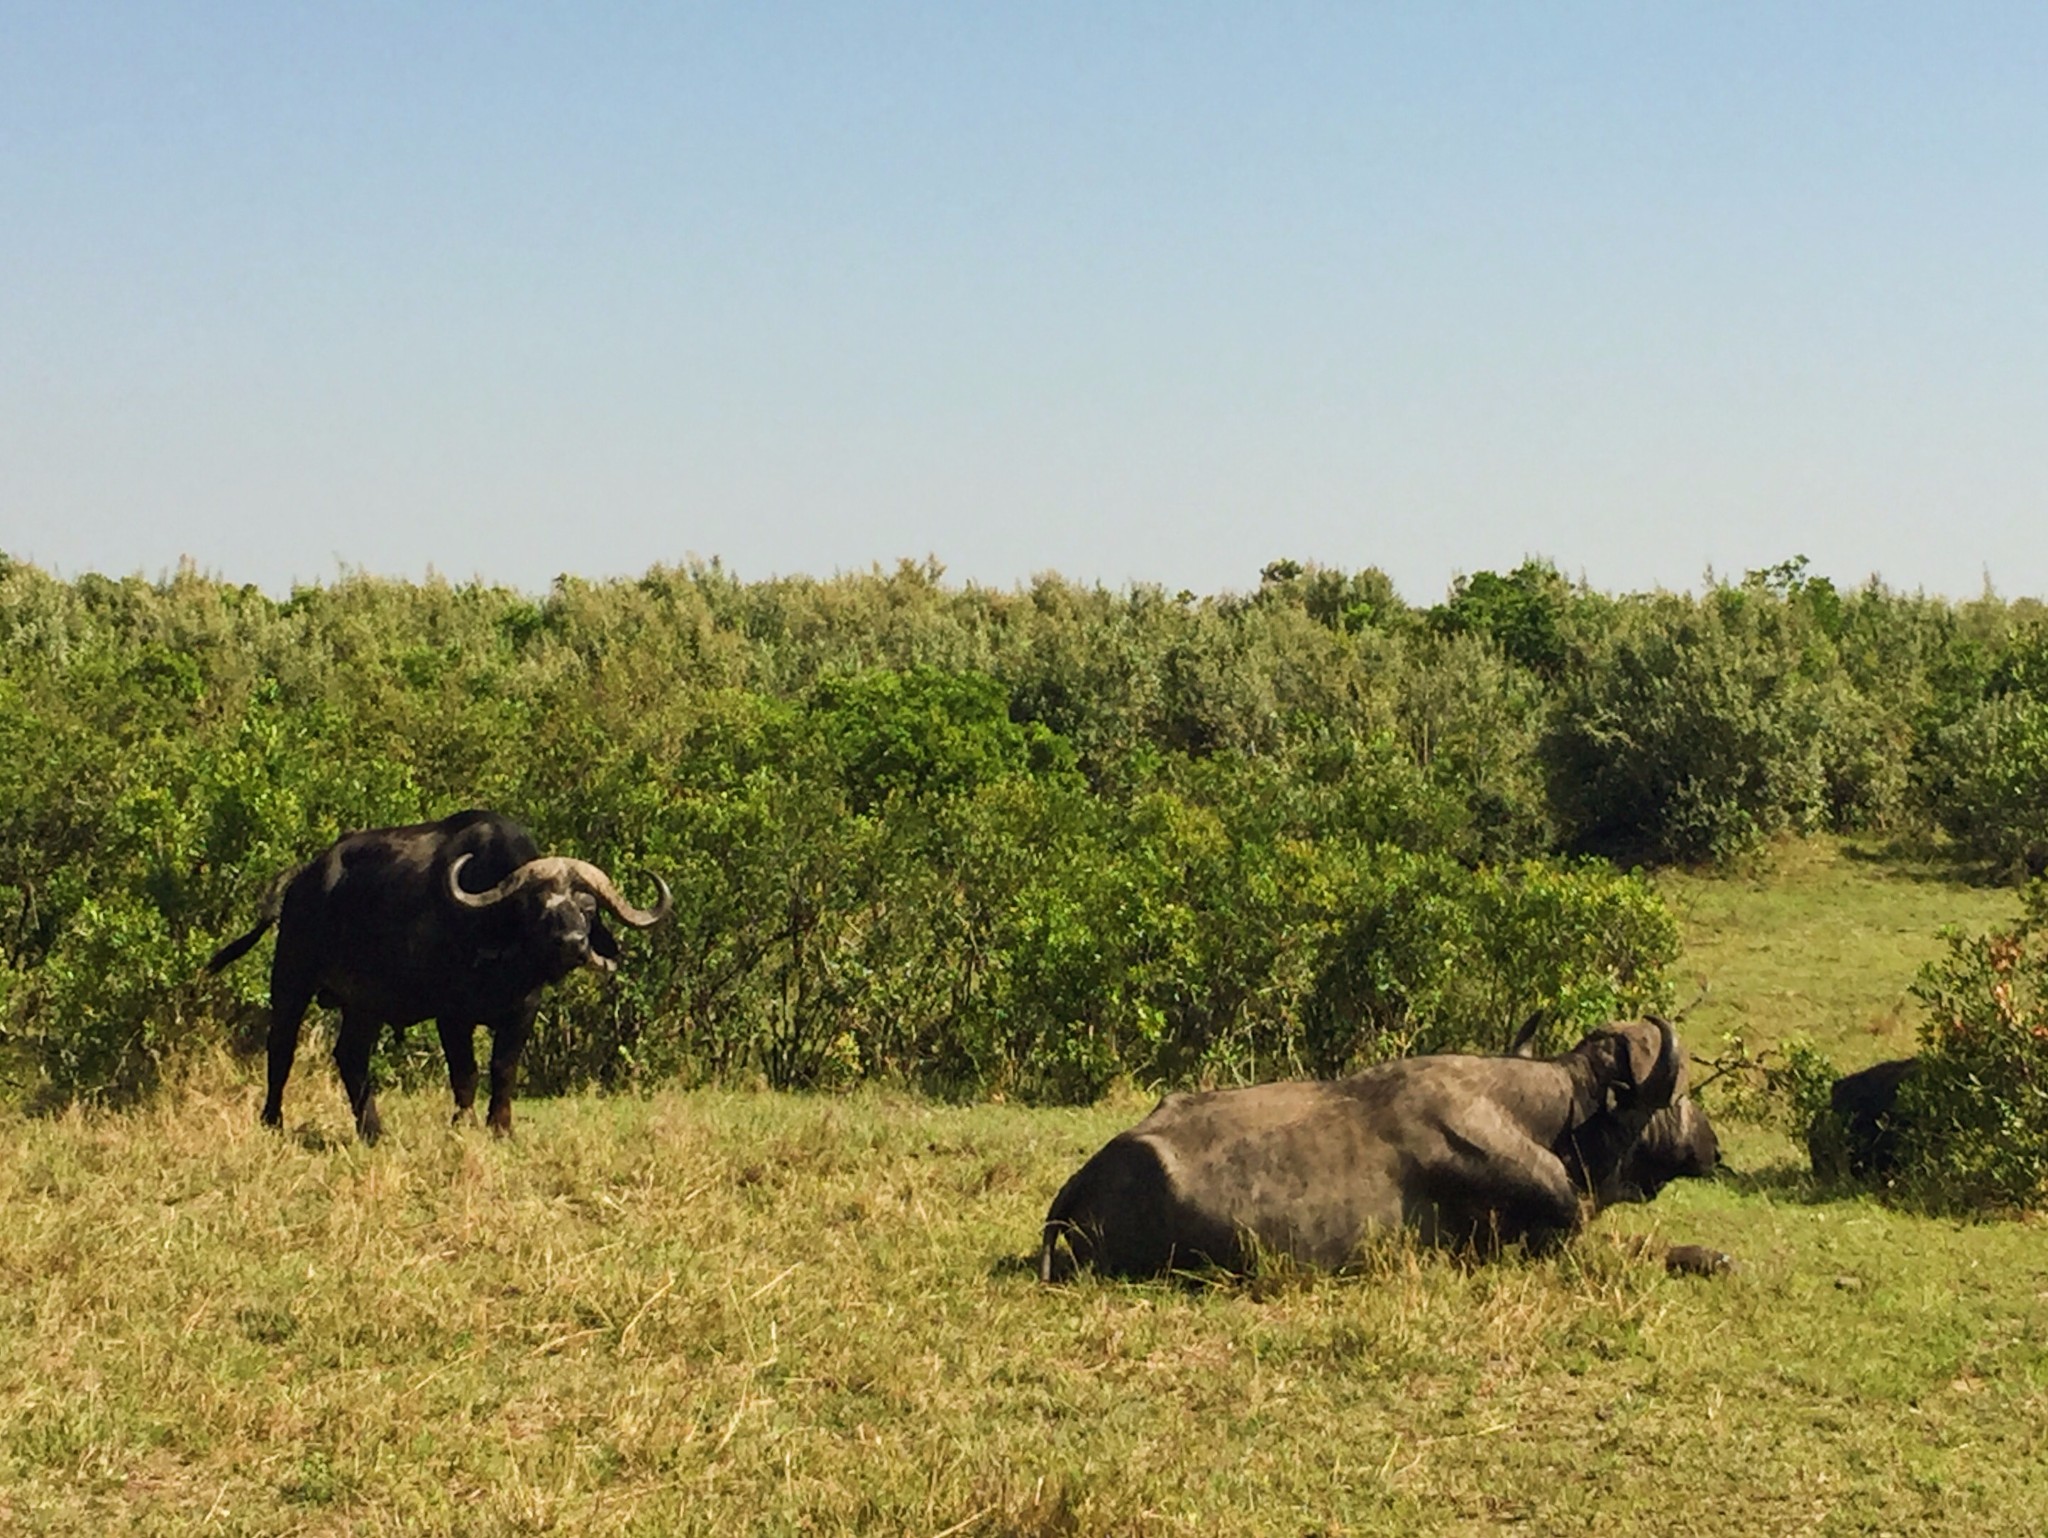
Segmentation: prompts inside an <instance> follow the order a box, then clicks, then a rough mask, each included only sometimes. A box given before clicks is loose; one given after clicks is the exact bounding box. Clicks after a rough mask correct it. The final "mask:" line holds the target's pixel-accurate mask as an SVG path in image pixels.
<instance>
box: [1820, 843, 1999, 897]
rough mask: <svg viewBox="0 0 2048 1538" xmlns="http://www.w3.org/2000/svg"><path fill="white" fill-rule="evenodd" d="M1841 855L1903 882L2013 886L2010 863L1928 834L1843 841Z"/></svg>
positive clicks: (1856, 863)
mask: <svg viewBox="0 0 2048 1538" xmlns="http://www.w3.org/2000/svg"><path fill="white" fill-rule="evenodd" d="M1841 849H1842V858H1843V859H1845V860H1847V861H1849V862H1850V863H1851V864H1855V865H1871V866H1878V867H1880V868H1882V869H1883V871H1884V872H1885V874H1886V875H1890V876H1896V877H1898V878H1900V879H1901V880H1904V881H1926V882H1933V883H1936V884H1938V885H1941V886H1974V887H1999V886H2013V885H2016V884H2017V882H2016V880H2015V871H2014V867H2013V866H2012V865H2011V864H2010V863H2000V862H1998V861H1995V860H1986V859H1983V858H1981V857H1980V856H1977V855H1972V854H1969V853H1966V852H1965V851H1964V850H1962V849H1960V848H1958V847H1957V846H1956V845H1955V844H1953V843H1951V842H1950V841H1949V840H1947V839H1944V838H1936V837H1933V836H1931V835H1928V834H1924V833H1920V834H1903V835H1901V836H1900V837H1898V838H1891V839H1885V840H1883V841H1882V842H1879V841H1877V840H1874V839H1873V840H1869V841H1862V840H1858V841H1855V842H1849V841H1846V840H1845V841H1844V842H1843V844H1842V846H1841Z"/></svg>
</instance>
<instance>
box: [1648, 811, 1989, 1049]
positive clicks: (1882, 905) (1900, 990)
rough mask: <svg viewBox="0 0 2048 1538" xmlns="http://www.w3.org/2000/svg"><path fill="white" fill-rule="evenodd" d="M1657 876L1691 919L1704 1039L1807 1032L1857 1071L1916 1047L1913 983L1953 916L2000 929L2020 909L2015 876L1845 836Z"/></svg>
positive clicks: (1699, 1035)
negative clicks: (1738, 868)
mask: <svg viewBox="0 0 2048 1538" xmlns="http://www.w3.org/2000/svg"><path fill="white" fill-rule="evenodd" d="M1657 888H1658V890H1659V891H1660V892H1662V893H1663V894H1664V898H1665V901H1667V902H1668V903H1669V904H1670V905H1671V908H1672V911H1673V912H1674V913H1675V914H1677V916H1678V919H1679V924H1680V933H1681V936H1682V943H1683V945H1684V953H1683V955H1682V957H1681V959H1680V961H1679V973H1678V975H1679V979H1680V985H1679V993H1680V998H1681V1002H1682V1001H1683V1000H1685V999H1689V998H1691V997H1692V996H1693V994H1694V993H1695V991H1696V989H1697V987H1698V985H1699V983H1701V982H1704V983H1705V984H1706V985H1707V988H1708V992H1707V996H1706V998H1705V999H1704V1001H1702V1002H1701V1003H1700V1004H1699V1005H1698V1007H1697V1008H1695V1009H1694V1010H1692V1012H1691V1013H1690V1014H1688V1016H1687V1017H1686V1024H1687V1029H1688V1035H1689V1036H1690V1037H1691V1039H1692V1041H1693V1042H1694V1043H1695V1044H1696V1045H1698V1046H1701V1047H1705V1046H1707V1045H1710V1044H1711V1042H1712V1040H1713V1039H1714V1038H1716V1037H1718V1036H1719V1035H1720V1034H1721V1033H1722V1032H1724V1031H1730V1030H1734V1031H1740V1032H1741V1033H1742V1034H1743V1035H1744V1036H1745V1037H1746V1038H1747V1039H1748V1040H1749V1041H1750V1042H1751V1044H1752V1045H1757V1044H1766V1043H1772V1042H1779V1041H1783V1040H1784V1039H1785V1038H1787V1037H1788V1036H1794V1035H1800V1036H1805V1037H1807V1038H1808V1039H1809V1040H1811V1041H1812V1042H1813V1043H1814V1045H1815V1046H1817V1047H1819V1048H1821V1049H1822V1050H1823V1051H1825V1052H1827V1053H1829V1054H1830V1055H1832V1056H1834V1057H1835V1058H1836V1059H1837V1060H1838V1061H1839V1062H1840V1064H1841V1065H1842V1067H1844V1068H1845V1069H1846V1068H1860V1067H1862V1066H1864V1065H1865V1064H1866V1063H1872V1062H1876V1061H1877V1060H1878V1059H1880V1058H1885V1057H1896V1056H1898V1055H1900V1054H1902V1053H1906V1052H1910V1051H1912V1050H1913V1042H1914V1030H1915V1028H1916V1027H1917V1024H1918V1017H1917V1015H1916V1014H1915V1006H1914V1001H1913V1000H1912V998H1911V997H1910V996H1909V995H1908V993H1907V989H1908V988H1909V987H1910V986H1911V985H1912V982H1913V979H1914V977H1915V975H1916V974H1917V973H1918V972H1919V970H1920V968H1921V966H1922V965H1923V964H1925V963H1926V962H1928V961H1931V960H1933V959H1934V958H1935V957H1936V956H1938V955H1940V954H1941V951H1942V944H1941V940H1940V931H1941V929H1942V928H1943V926H1945V925H1958V926H1960V927H1962V928H1964V929H1966V930H1983V929H1988V928H1990V927H1991V926H1992V925H1994V924H1998V923H2004V922H2009V921H2010V920H2012V919H2013V918H2015V917H2017V916H2018V913H2019V908H2020V904H2019V895H2018V893H2017V892H2016V891H2015V890H2014V889H2013V888H2012V887H2010V886H1991V885H1978V884H1972V883H1968V882H1964V881H1960V880H1957V879H1954V872H1953V871H1952V870H1951V869H1950V868H1948V867H1946V866H1943V865H1939V864H1930V863H1928V862H1927V861H1925V860H1921V861H1916V862H1907V861H1902V860H1899V859H1895V858H1888V857H1887V855H1886V853H1885V851H1883V850H1882V849H1881V848H1879V847H1877V846H1874V845H1866V844H1859V843H1855V842H1845V841H1838V840H1834V839H1813V840H1800V841H1791V842H1787V843H1784V844H1780V845H1778V846H1776V847H1774V848H1773V849H1771V850H1770V851H1768V853H1767V854H1766V855H1765V856H1763V857H1761V858H1759V859H1758V860H1757V861H1756V862H1755V864H1754V866H1753V867H1752V868H1751V869H1749V870H1747V871H1746V872H1744V873H1741V874H1737V875H1730V876H1719V875H1699V874H1688V873H1686V872H1682V871H1669V872H1665V873H1662V874H1660V875H1659V876H1658V877H1657Z"/></svg>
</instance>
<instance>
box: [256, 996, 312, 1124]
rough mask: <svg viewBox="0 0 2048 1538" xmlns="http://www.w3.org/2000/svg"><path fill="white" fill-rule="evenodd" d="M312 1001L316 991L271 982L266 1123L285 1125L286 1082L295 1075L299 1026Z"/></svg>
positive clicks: (264, 1110)
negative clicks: (293, 1065) (293, 1069)
mask: <svg viewBox="0 0 2048 1538" xmlns="http://www.w3.org/2000/svg"><path fill="white" fill-rule="evenodd" d="M312 1002H313V990H312V989H310V988H301V987H299V986H297V985H296V984H294V983H292V982H289V981H285V982H279V981H278V980H276V979H274V978H273V980H272V982H271V985H270V1034H269V1037H268V1038H267V1040H266V1041H265V1044H264V1045H265V1048H266V1051H267V1054H268V1056H269V1060H270V1063H269V1066H270V1082H269V1085H268V1087H267V1088H266V1089H265V1091H264V1094H263V1125H264V1126H266V1127H282V1126H283V1125H284V1085H285V1080H287V1079H289V1078H290V1077H291V1076H292V1059H294V1058H295V1057H297V1056H298V1055H299V1026H300V1023H301V1022H302V1021H304V1020H305V1018H306V1007H307V1006H308V1005H310V1004H311V1003H312Z"/></svg>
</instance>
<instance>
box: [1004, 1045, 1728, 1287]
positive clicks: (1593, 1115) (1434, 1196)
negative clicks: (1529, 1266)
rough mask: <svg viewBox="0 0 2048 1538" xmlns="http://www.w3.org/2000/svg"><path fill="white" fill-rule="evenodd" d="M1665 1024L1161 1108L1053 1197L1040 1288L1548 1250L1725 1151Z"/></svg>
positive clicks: (1185, 1098) (1413, 1061) (1198, 1097)
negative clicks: (1070, 1259)
mask: <svg viewBox="0 0 2048 1538" xmlns="http://www.w3.org/2000/svg"><path fill="white" fill-rule="evenodd" d="M1684 1091H1685V1056H1684V1053H1683V1051H1682V1050H1681V1049H1680V1047H1679V1044H1678V1037H1677V1034H1676V1033H1675V1032H1674V1031H1673V1030H1672V1028H1671V1026H1670V1025H1669V1023H1667V1022H1665V1021H1663V1020H1643V1021H1631V1022H1629V1023H1628V1024H1625V1025H1619V1026H1616V1027H1614V1028H1612V1029H1609V1030H1603V1031H1595V1032H1594V1033H1593V1034H1592V1035H1590V1036H1588V1037H1586V1039H1585V1040H1583V1041H1581V1042H1580V1043H1579V1044H1578V1045H1577V1046H1576V1047H1574V1048H1572V1050H1571V1051H1569V1052H1567V1053H1565V1054H1564V1055H1563V1056H1562V1057H1556V1058H1548V1059H1533V1060H1532V1059H1529V1058H1525V1057H1521V1056H1517V1055H1509V1056H1505V1057H1474V1056H1468V1055H1464V1054H1458V1053H1446V1054H1443V1055H1441V1056H1435V1057H1411V1058H1402V1059H1400V1060H1398V1061H1396V1062H1390V1063H1382V1064H1380V1065H1379V1066H1378V1067H1376V1068H1370V1069H1367V1070H1366V1071H1365V1072H1364V1073H1361V1074H1358V1075H1356V1076H1354V1077H1352V1078H1348V1079H1338V1080H1335V1081H1333V1082H1293V1083H1279V1084H1258V1085H1253V1086H1250V1087H1249V1088H1245V1089H1224V1090H1211V1091H1208V1092H1206V1093H1203V1094H1193V1095H1169V1096H1167V1097H1166V1098H1165V1099H1164V1100H1162V1101H1161V1102H1160V1103H1159V1106H1158V1108H1157V1109H1156V1110H1154V1111H1153V1112H1152V1114H1151V1115H1150V1116H1148V1117H1146V1118H1145V1120H1143V1121H1142V1122H1140V1123H1139V1124H1138V1125H1137V1126H1135V1127H1133V1128H1131V1129H1130V1130H1129V1131H1128V1132H1124V1133H1120V1134H1119V1135H1118V1136H1116V1137H1115V1138H1112V1139H1111V1140H1110V1142H1109V1143H1108V1145H1107V1146H1105V1147H1104V1148H1103V1149H1102V1150H1101V1151H1100V1152H1099V1153H1097V1154H1096V1155H1095V1157H1094V1158H1092V1159H1090V1160H1089V1161H1088V1162H1087V1163H1086V1164H1084V1165H1083V1166H1082V1167H1081V1169H1080V1170H1079V1171H1078V1172H1077V1173H1076V1174H1075V1175H1074V1176H1073V1178H1072V1179H1070V1180H1069V1181H1068V1182H1067V1183H1066V1185H1065V1186H1063V1187H1062V1188H1061V1190H1060V1193H1059V1195H1058V1196H1056V1197H1054V1198H1053V1203H1052V1208H1051V1210H1050V1211H1048V1212H1047V1213H1046V1216H1045V1231H1044V1237H1043V1243H1042V1248H1041V1251H1040V1256H1039V1274H1040V1276H1041V1277H1042V1278H1044V1279H1045V1280H1047V1281H1051V1280H1052V1279H1053V1276H1054V1273H1055V1245H1056V1243H1057V1241H1058V1240H1059V1239H1060V1238H1062V1237H1064V1238H1065V1239H1066V1241H1067V1245H1068V1248H1069V1249H1071V1250H1072V1251H1073V1254H1074V1258H1075V1259H1076V1261H1078V1262H1082V1263H1086V1264H1092V1265H1093V1266H1095V1267H1096V1268H1097V1269H1098V1270H1101V1271H1105V1272H1109V1273H1112V1274H1116V1275H1126V1276H1128V1275H1145V1274H1151V1273H1156V1272H1159V1271H1163V1270H1167V1269H1169V1268H1171V1267H1173V1266H1183V1265H1193V1264H1199V1263H1200V1262H1203V1261H1208V1262H1211V1263H1213V1264H1216V1265H1219V1266H1223V1267H1226V1268H1229V1269H1243V1268H1244V1267H1245V1266H1246V1265H1247V1264H1248V1263H1249V1261H1250V1260H1251V1257H1252V1255H1253V1253H1254V1252H1255V1251H1257V1250H1266V1251H1273V1252H1278V1253H1281V1254H1286V1255H1291V1256H1293V1257H1294V1258H1295V1259H1297V1260H1301V1261H1306V1262H1308V1263H1310V1264H1314V1265H1324V1266H1338V1265H1342V1264H1344V1263H1345V1262H1346V1261H1348V1260H1350V1259H1351V1258H1352V1257H1353V1255H1355V1254H1356V1253H1357V1250H1358V1247H1359V1245H1360V1243H1361V1242H1362V1241H1363V1240H1364V1239H1365V1237H1366V1235H1367V1234H1368V1233H1370V1232H1372V1231H1373V1230H1375V1229H1392V1228H1396V1227H1399V1226H1401V1225H1404V1224H1405V1225H1407V1226H1409V1227H1411V1228H1414V1229H1415V1230H1417V1231H1418V1232H1419V1233H1420V1234H1421V1235H1422V1236H1423V1237H1424V1238H1425V1239H1427V1240H1442V1241H1449V1242H1452V1243H1476V1244H1480V1245H1492V1244H1497V1243H1512V1242H1515V1241H1517V1240H1520V1241H1524V1242H1526V1243H1528V1244H1530V1245H1532V1246H1537V1247H1542V1246H1546V1245H1550V1244H1555V1243H1557V1242H1558V1241H1560V1240H1562V1239H1564V1238H1566V1237H1568V1236H1569V1235H1571V1234H1573V1233H1575V1232H1576V1231H1577V1230H1578V1228H1579V1227H1580V1226H1581V1224H1582V1223H1583V1222H1584V1221H1585V1213H1586V1209H1587V1208H1588V1207H1589V1206H1590V1207H1592V1208H1594V1209H1597V1208H1598V1207H1600V1206H1604V1205H1606V1204H1607V1203H1610V1202H1615V1201H1628V1200H1638V1201H1640V1200H1646V1199H1648V1198H1649V1197H1651V1196H1654V1195H1655V1194H1656V1192H1657V1190H1658V1189H1659V1188H1660V1187H1661V1186H1662V1185H1663V1184H1664V1182H1665V1181H1667V1180H1669V1179H1671V1178H1672V1177H1674V1176H1677V1175H1703V1174H1706V1173H1707V1172H1708V1171H1710V1170H1711V1169H1712V1168H1713V1166H1714V1161H1715V1158H1716V1156H1717V1152H1718V1150H1717V1148H1716V1144H1715V1140H1714V1134H1713V1129H1712V1128H1711V1127H1709V1126H1708V1125H1707V1120H1706V1116H1705V1113H1704V1112H1702V1111H1701V1110H1700V1109H1699V1107H1698V1106H1697V1105H1696V1104H1695V1103H1694V1102H1693V1101H1692V1100H1690V1099H1689V1098H1686V1097H1685V1094H1684Z"/></svg>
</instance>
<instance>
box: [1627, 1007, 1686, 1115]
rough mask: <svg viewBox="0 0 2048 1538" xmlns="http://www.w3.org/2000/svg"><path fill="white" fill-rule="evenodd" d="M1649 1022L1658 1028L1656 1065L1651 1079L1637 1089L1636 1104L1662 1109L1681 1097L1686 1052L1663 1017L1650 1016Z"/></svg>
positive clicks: (1651, 1071) (1668, 1022) (1669, 1023)
mask: <svg viewBox="0 0 2048 1538" xmlns="http://www.w3.org/2000/svg"><path fill="white" fill-rule="evenodd" d="M1647 1018H1648V1020H1649V1022H1650V1023H1651V1024H1652V1025H1654V1026H1656V1027H1657V1036H1658V1041H1659V1047H1658V1051H1657V1064H1656V1066H1655V1067H1654V1068H1652V1069H1651V1070H1650V1076H1649V1077H1648V1078H1647V1079H1645V1080H1644V1081H1643V1082H1642V1083H1641V1084H1638V1085H1637V1086H1636V1096H1637V1103H1638V1104H1639V1105H1646V1106H1650V1107H1652V1108H1654V1109H1661V1108H1662V1107H1664V1106H1667V1105H1669V1104H1671V1102H1672V1101H1673V1100H1675V1099H1677V1098H1678V1085H1679V1079H1680V1076H1681V1075H1682V1074H1683V1073H1684V1072H1685V1053H1684V1052H1683V1051H1682V1050H1680V1048H1679V1045H1678V1033H1677V1032H1676V1031H1674V1030H1673V1029H1672V1028H1671V1022H1670V1021H1669V1020H1666V1019H1665V1018H1664V1017H1663V1016H1662V1015H1650V1016H1648V1017H1647Z"/></svg>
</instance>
